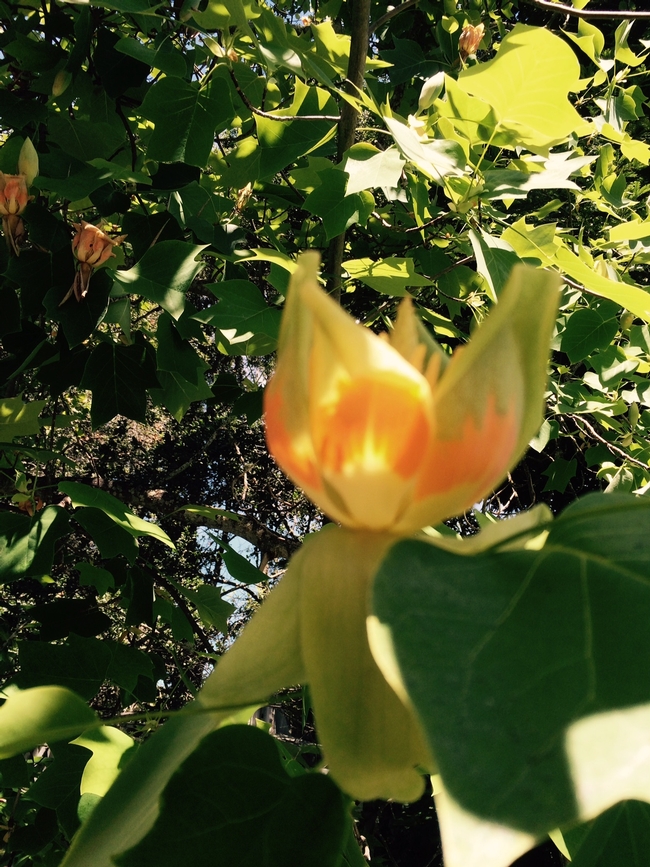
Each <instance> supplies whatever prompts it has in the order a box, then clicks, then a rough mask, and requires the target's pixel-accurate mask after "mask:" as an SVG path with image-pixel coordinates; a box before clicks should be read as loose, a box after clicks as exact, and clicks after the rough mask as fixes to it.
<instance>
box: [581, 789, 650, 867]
mask: <svg viewBox="0 0 650 867" xmlns="http://www.w3.org/2000/svg"><path fill="white" fill-rule="evenodd" d="M564 838H565V842H566V844H567V847H568V849H569V852H570V853H571V864H572V867H611V865H613V864H624V865H626V867H644V865H645V862H646V860H647V853H648V852H649V851H650V804H644V803H642V802H640V801H624V802H623V803H621V804H616V806H614V807H611V809H609V810H607V812H606V813H603V814H602V815H601V816H599V817H598V818H597V819H596V820H595V821H593V822H592V823H590V825H589V826H588V827H587V828H585V827H583V826H579V827H578V828H576V829H574V830H571V831H568V832H566V831H565V832H564ZM574 840H575V841H576V845H574V843H573V841H574Z"/></svg>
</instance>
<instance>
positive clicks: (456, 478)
mask: <svg viewBox="0 0 650 867" xmlns="http://www.w3.org/2000/svg"><path fill="white" fill-rule="evenodd" d="M518 436H519V419H518V413H517V412H516V409H515V406H514V405H513V404H511V405H510V407H509V409H508V411H507V413H505V415H503V414H501V413H499V411H498V410H497V408H496V401H495V399H494V397H493V396H490V397H489V398H488V403H487V407H486V410H485V415H484V417H483V420H482V424H481V426H480V427H479V426H477V424H476V420H475V419H474V416H473V415H471V414H470V415H468V416H467V417H466V419H465V423H464V425H463V433H462V437H461V439H456V440H436V441H435V443H434V444H433V447H432V449H431V452H430V453H429V456H428V458H427V461H426V465H425V466H423V467H422V470H421V476H420V483H419V485H418V489H417V491H416V494H415V498H416V500H423V499H424V498H425V497H429V496H431V495H432V494H444V493H446V492H447V491H450V490H452V489H453V488H460V487H463V488H466V489H469V491H470V492H474V495H475V496H476V497H481V496H483V495H484V494H486V493H488V491H490V490H491V489H492V488H493V486H494V485H496V484H497V482H499V481H500V479H501V478H503V476H504V474H505V473H506V472H507V470H508V468H509V467H510V466H511V464H512V460H513V457H514V454H513V452H514V450H515V448H516V446H517V440H518ZM471 505H472V503H471V502H470V503H469V505H468V508H469V506H471Z"/></svg>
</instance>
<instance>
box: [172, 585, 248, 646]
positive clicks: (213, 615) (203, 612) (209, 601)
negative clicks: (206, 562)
mask: <svg viewBox="0 0 650 867" xmlns="http://www.w3.org/2000/svg"><path fill="white" fill-rule="evenodd" d="M260 574H261V573H260ZM262 577H264V576H262ZM182 592H183V595H184V596H186V597H187V598H188V599H189V600H190V602H192V603H193V604H194V605H196V608H197V611H198V612H199V617H200V618H201V620H202V621H203V622H204V623H205V624H206V626H213V627H214V628H215V629H218V630H219V632H223V633H224V634H225V633H226V630H227V629H228V618H229V617H230V615H231V614H232V613H233V611H234V610H235V608H234V606H233V605H231V604H230V602H226V600H225V599H223V597H222V596H221V591H220V590H219V588H218V587H211V586H210V585H209V584H204V585H203V586H202V587H199V589H198V590H188V589H187V588H185V587H183V588H182Z"/></svg>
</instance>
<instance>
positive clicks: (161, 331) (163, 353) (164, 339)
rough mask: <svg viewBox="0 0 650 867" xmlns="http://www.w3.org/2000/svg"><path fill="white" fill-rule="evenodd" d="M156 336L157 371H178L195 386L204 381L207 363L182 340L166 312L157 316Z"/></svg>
mask: <svg viewBox="0 0 650 867" xmlns="http://www.w3.org/2000/svg"><path fill="white" fill-rule="evenodd" d="M156 338H157V340H158V349H157V350H156V359H157V362H158V370H159V371H160V370H165V371H168V372H170V373H178V374H179V375H180V376H182V377H184V378H185V379H187V380H189V382H191V383H193V384H194V385H197V386H198V385H199V384H200V383H201V381H203V382H204V383H205V379H204V377H203V373H204V371H205V370H207V368H208V364H207V363H206V362H205V361H204V360H203V359H202V358H200V357H199V356H198V355H197V353H196V352H195V350H194V349H193V348H192V346H191V345H190V344H189V343H188V342H187V341H186V340H183V338H182V337H181V335H180V334H179V333H178V330H177V328H176V326H175V324H174V321H173V319H172V317H171V316H170V315H169V314H168V313H163V314H162V315H161V316H159V317H158V328H157V331H156Z"/></svg>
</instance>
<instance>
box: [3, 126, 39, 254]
mask: <svg viewBox="0 0 650 867" xmlns="http://www.w3.org/2000/svg"><path fill="white" fill-rule="evenodd" d="M18 172H19V173H18V174H17V175H8V174H5V173H4V172H0V215H1V216H2V231H3V233H4V236H5V238H6V241H7V246H8V247H9V250H10V252H13V253H14V254H15V255H16V256H18V255H19V253H20V243H21V241H22V240H23V238H24V236H25V225H24V223H23V220H22V217H21V216H20V215H21V214H22V212H23V211H24V210H25V208H26V207H27V205H28V204H29V202H31V200H32V199H33V198H34V197H33V196H30V195H29V187H30V185H31V184H32V183H33V181H34V178H35V177H36V175H37V174H38V154H37V153H36V149H35V148H34V145H33V144H32V142H31V141H30V139H25V141H24V143H23V146H22V147H21V149H20V154H19V155H18Z"/></svg>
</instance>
